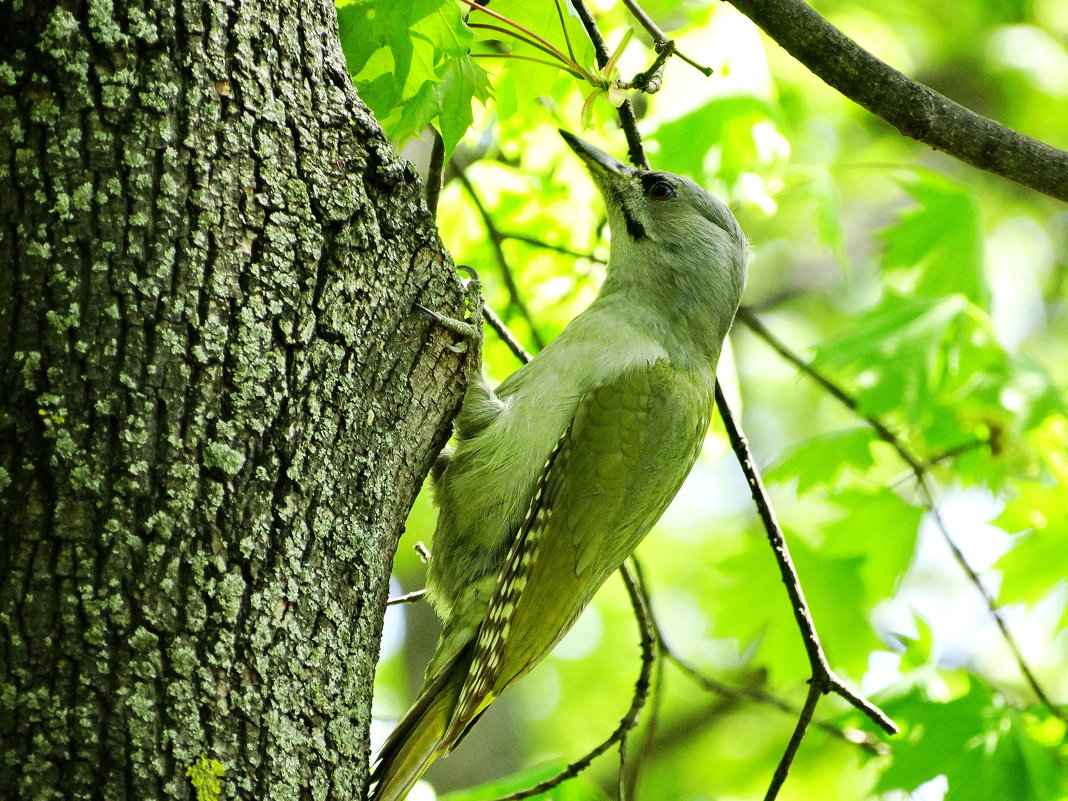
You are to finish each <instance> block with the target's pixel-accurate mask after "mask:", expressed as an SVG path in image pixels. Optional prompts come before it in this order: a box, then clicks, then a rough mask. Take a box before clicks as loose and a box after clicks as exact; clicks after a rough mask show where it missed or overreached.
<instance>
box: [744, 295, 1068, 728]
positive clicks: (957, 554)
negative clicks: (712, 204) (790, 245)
mask: <svg viewBox="0 0 1068 801" xmlns="http://www.w3.org/2000/svg"><path fill="white" fill-rule="evenodd" d="M738 319H739V320H740V321H741V322H742V323H744V324H745V326H746V327H747V328H748V329H749V330H750V331H752V332H753V333H754V334H756V335H757V336H758V337H759V338H760V339H762V340H763V341H764V342H765V343H766V344H767V345H768V346H769V347H770V348H771V349H772V350H774V351H775V352H776V353H778V354H779V355H780V356H782V358H783V359H785V360H786V361H788V362H789V363H790V364H792V365H794V367H796V368H797V369H798V370H799V371H801V373H803V374H804V375H806V376H808V377H809V378H811V379H812V380H813V381H815V382H816V383H817V384H818V385H819V386H820V387H822V388H823V389H824V390H826V392H827V394H828V395H830V396H831V397H832V398H834V399H835V400H837V401H838V402H839V403H841V404H842V405H843V406H845V407H846V408H847V409H849V410H850V411H851V412H853V413H854V414H855V415H856V416H857V417H859V418H860V419H861V420H863V421H864V422H865V423H867V424H868V426H870V427H871V429H872V430H873V431H874V432H875V434H876V436H878V437H879V439H881V440H882V441H883V442H885V443H887V444H888V445H889V446H890V447H892V448H893V449H894V451H895V452H896V453H897V454H898V456H899V457H900V458H901V460H902V461H903V462H904V463H905V464H907V465H908V467H909V469H910V470H911V471H912V475H913V476H914V477H915V479H916V485H917V487H918V488H919V490H920V493H921V495H922V496H923V501H924V505H925V506H926V507H927V509H928V510H929V512H930V514H931V517H932V519H933V521H934V523H935V527H936V528H937V529H938V531H939V533H940V534H941V536H942V539H943V541H944V542H945V543H946V546H947V547H948V548H949V550H950V553H951V554H952V555H953V559H954V560H955V561H956V562H957V564H958V565H959V566H960V568H961V569H962V570H963V571H964V573H965V575H966V576H967V577H968V580H969V581H970V582H971V583H972V584H973V585H974V586H975V588H976V590H978V592H979V594H980V595H981V596H982V598H983V601H984V602H985V603H986V607H987V609H988V610H989V612H990V614H991V616H992V617H993V618H994V622H995V623H996V624H997V627H998V630H999V631H1000V632H1001V636H1002V639H1004V640H1005V643H1006V645H1008V647H1009V650H1010V651H1011V652H1012V656H1013V659H1014V660H1015V661H1016V665H1017V667H1018V668H1019V670H1020V673H1021V674H1022V675H1023V677H1024V680H1025V681H1026V682H1027V685H1028V686H1029V687H1030V688H1031V692H1033V693H1034V694H1035V696H1036V697H1037V698H1038V700H1039V702H1040V703H1041V704H1042V705H1043V706H1045V707H1046V708H1047V709H1048V710H1049V711H1050V712H1051V713H1052V714H1053V715H1054V716H1056V717H1057V718H1059V719H1060V720H1062V721H1064V722H1066V723H1068V715H1066V714H1065V712H1064V710H1063V709H1061V708H1060V706H1058V705H1057V704H1055V703H1054V702H1053V701H1052V700H1051V699H1050V697H1049V696H1048V695H1047V694H1046V691H1045V690H1044V689H1043V687H1042V685H1041V684H1039V682H1038V679H1037V678H1036V677H1035V674H1034V673H1033V672H1032V670H1031V667H1030V665H1028V664H1027V660H1026V659H1024V656H1023V652H1022V651H1021V650H1020V646H1019V644H1018V643H1017V642H1016V638H1015V637H1014V636H1013V635H1012V632H1010V631H1009V627H1008V624H1006V623H1005V618H1004V616H1003V615H1002V614H1001V610H1000V609H999V608H998V605H997V602H996V601H995V600H994V597H993V596H992V595H991V594H990V593H989V592H988V591H987V589H986V587H985V586H983V582H982V579H981V578H980V577H979V574H978V573H977V572H976V571H975V568H973V567H972V566H971V564H970V563H969V562H968V560H967V558H966V557H965V556H964V553H963V552H962V551H961V549H960V548H959V547H958V546H957V543H956V542H955V541H954V539H953V537H952V535H951V534H950V533H949V527H948V526H947V525H946V522H945V520H944V519H943V518H942V514H941V512H939V510H938V505H937V504H936V503H935V499H934V493H933V491H932V490H931V486H930V481H929V475H928V472H927V471H928V463H927V462H924V460H923V459H922V458H921V457H919V456H918V455H916V454H915V453H914V452H913V451H912V449H911V448H909V446H908V445H907V444H906V443H905V441H904V440H903V439H902V438H900V437H899V436H897V435H896V434H895V433H894V432H893V431H891V430H890V428H889V427H888V426H887V425H886V424H885V423H883V421H882V420H880V419H879V418H877V417H875V416H874V415H871V414H868V413H866V412H864V411H863V410H862V409H861V408H860V404H859V403H858V402H857V399H856V398H854V397H853V396H852V395H850V394H849V393H848V392H846V391H845V390H844V389H842V387H840V386H838V385H837V384H835V383H834V382H833V381H831V380H830V379H829V378H827V377H826V376H825V375H823V374H822V373H821V372H819V371H818V370H817V369H816V368H815V367H813V366H812V365H811V364H809V363H808V362H806V361H805V360H804V359H802V358H801V357H800V356H798V355H797V354H796V353H794V352H793V351H792V350H791V349H790V348H789V347H788V346H787V345H786V343H784V342H783V341H782V340H780V339H778V338H777V337H776V336H775V335H774V334H772V333H771V331H769V330H768V328H767V326H765V325H764V324H763V323H762V322H761V321H760V320H759V319H758V318H757V317H756V315H754V314H753V313H752V312H750V311H749V310H748V309H741V310H739V312H738Z"/></svg>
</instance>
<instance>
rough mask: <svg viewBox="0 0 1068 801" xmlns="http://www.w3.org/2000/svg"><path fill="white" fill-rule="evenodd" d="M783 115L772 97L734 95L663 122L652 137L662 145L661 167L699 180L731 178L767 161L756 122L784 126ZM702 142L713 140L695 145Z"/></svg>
mask: <svg viewBox="0 0 1068 801" xmlns="http://www.w3.org/2000/svg"><path fill="white" fill-rule="evenodd" d="M781 119H782V114H781V111H780V109H779V107H778V106H777V105H776V104H775V103H773V102H771V101H769V100H765V99H764V98H761V97H757V96H755V95H747V94H738V95H730V96H726V97H718V98H716V99H714V100H711V101H709V102H708V103H705V104H704V105H703V106H701V107H699V108H697V109H695V110H693V111H691V112H689V113H687V114H683V115H682V116H681V117H677V118H676V119H674V120H671V121H670V122H666V123H664V124H662V125H660V126H659V127H658V128H657V129H656V130H654V131H653V132H652V133H651V134H650V136H649V138H650V139H652V140H653V141H655V142H656V143H657V145H658V150H657V155H656V163H657V167H660V168H663V169H665V170H670V171H672V172H677V173H682V174H683V175H688V176H690V177H691V178H693V179H694V180H696V181H698V182H701V181H704V180H706V179H707V178H708V177H711V176H718V177H720V178H722V179H723V180H724V181H727V182H728V183H730V182H732V181H733V180H734V179H735V178H737V177H738V175H740V174H741V173H742V172H750V171H752V170H753V169H754V168H756V167H758V166H760V165H761V163H762V155H763V154H764V150H762V149H761V148H758V146H757V141H756V139H755V138H754V136H753V128H754V126H756V125H758V124H760V123H767V122H772V123H774V124H775V125H776V127H779V125H780V124H781ZM698 142H708V143H714V144H712V147H711V149H709V150H706V149H705V148H704V147H699V146H695V143H698ZM765 166H766V165H765Z"/></svg>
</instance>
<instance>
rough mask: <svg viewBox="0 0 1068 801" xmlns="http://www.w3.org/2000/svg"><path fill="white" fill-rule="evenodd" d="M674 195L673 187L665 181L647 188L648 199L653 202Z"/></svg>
mask: <svg viewBox="0 0 1068 801" xmlns="http://www.w3.org/2000/svg"><path fill="white" fill-rule="evenodd" d="M674 194H675V187H673V186H672V185H671V184H669V183H668V182H667V181H657V182H656V183H655V184H653V185H652V186H650V187H649V197H651V198H652V199H653V200H667V199H668V198H669V197H673V196H674Z"/></svg>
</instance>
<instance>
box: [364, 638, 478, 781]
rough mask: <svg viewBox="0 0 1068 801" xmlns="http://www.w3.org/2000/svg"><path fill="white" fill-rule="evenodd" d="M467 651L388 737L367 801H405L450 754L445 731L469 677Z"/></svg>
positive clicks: (447, 667)
mask: <svg viewBox="0 0 1068 801" xmlns="http://www.w3.org/2000/svg"><path fill="white" fill-rule="evenodd" d="M466 651H467V649H463V650H462V651H461V653H459V654H457V657H458V658H454V659H452V660H450V661H449V663H447V664H446V665H445V666H444V668H443V669H442V670H441V671H440V672H439V673H438V675H437V676H435V677H434V678H433V679H432V680H431V681H430V683H429V684H428V685H427V686H426V687H424V688H423V691H422V693H420V695H419V698H418V699H416V702H415V703H414V704H413V705H412V708H411V709H409V710H408V713H407V714H406V715H405V716H404V718H403V719H402V720H401V722H400V723H399V724H397V728H396V729H394V730H393V733H392V734H390V735H389V739H388V740H386V743H385V745H383V746H382V750H381V751H379V752H378V759H377V761H376V763H375V767H374V770H373V771H372V772H371V784H372V785H373V788H372V789H371V791H370V792H369V793H368V795H367V801H402V799H403V798H404V797H405V795H407V793H408V791H409V790H411V789H412V785H414V784H415V783H416V782H417V781H419V777H420V776H422V775H423V773H424V772H425V771H426V769H427V768H429V767H430V764H431V763H432V762H433V761H434V760H435V759H437V758H438V757H439V756H441V754H442V753H445V752H447V751H448V750H449V746H450V744H448V743H444V742H443V738H444V737H445V731H446V729H447V728H448V726H449V720H450V718H451V717H452V712H453V710H454V709H455V707H456V700H457V698H459V696H460V690H461V689H462V688H463V684H464V679H465V678H466V676H467V670H466V659H464V658H463V657H465V656H468V654H467V653H466Z"/></svg>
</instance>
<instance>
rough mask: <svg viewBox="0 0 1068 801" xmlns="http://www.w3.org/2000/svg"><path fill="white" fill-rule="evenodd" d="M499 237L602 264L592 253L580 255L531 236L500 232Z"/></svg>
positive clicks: (578, 252)
mask: <svg viewBox="0 0 1068 801" xmlns="http://www.w3.org/2000/svg"><path fill="white" fill-rule="evenodd" d="M501 236H502V237H504V238H505V239H511V240H514V241H516V242H523V243H524V244H527V245H532V246H533V247H537V248H544V249H545V250H551V251H554V252H555V253H562V254H563V255H565V256H572V257H573V258H576V259H587V260H588V261H593V262H597V263H598V264H603V263H604V262H602V261H601V260H600V259H598V258H597V257H596V256H595V255H594V254H593V253H582V252H580V251H577V250H572V249H571V248H569V247H565V246H564V245H554V244H553V243H552V242H545V241H543V240H541V239H536V238H535V237H533V236H527V235H526V234H512V233H507V232H505V231H501Z"/></svg>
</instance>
